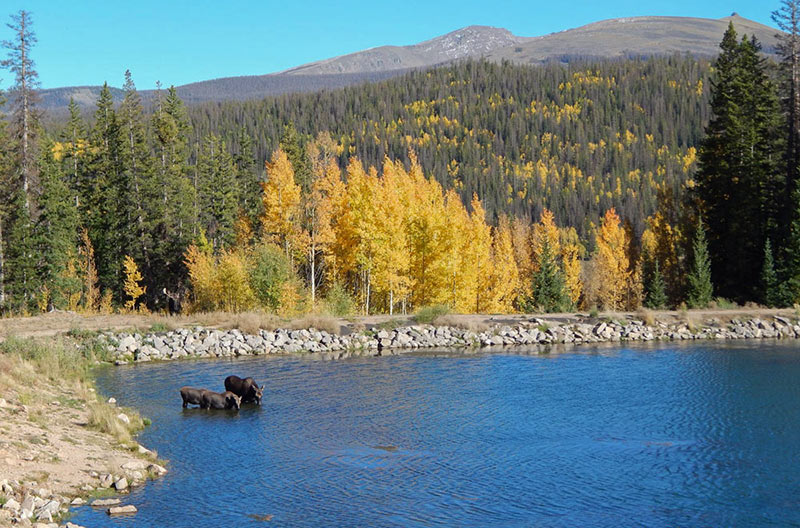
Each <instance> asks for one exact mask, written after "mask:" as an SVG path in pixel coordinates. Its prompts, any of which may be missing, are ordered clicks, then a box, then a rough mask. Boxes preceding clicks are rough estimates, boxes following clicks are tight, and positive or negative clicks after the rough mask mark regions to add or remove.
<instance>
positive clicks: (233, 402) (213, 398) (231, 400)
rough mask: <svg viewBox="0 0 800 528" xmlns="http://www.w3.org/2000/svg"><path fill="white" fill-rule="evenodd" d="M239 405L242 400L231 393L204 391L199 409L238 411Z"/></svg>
mask: <svg viewBox="0 0 800 528" xmlns="http://www.w3.org/2000/svg"><path fill="white" fill-rule="evenodd" d="M241 403H242V399H241V398H240V397H239V396H237V395H236V394H234V393H232V392H231V391H225V392H211V391H204V392H203V403H202V404H201V405H200V407H202V408H203V409H236V410H237V411H238V410H239V406H240V405H241Z"/></svg>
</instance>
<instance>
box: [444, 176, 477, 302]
mask: <svg viewBox="0 0 800 528" xmlns="http://www.w3.org/2000/svg"><path fill="white" fill-rule="evenodd" d="M445 217H446V219H447V233H448V236H447V244H446V245H445V246H444V247H443V248H442V249H443V251H444V252H445V264H446V270H447V277H448V279H447V280H448V285H447V300H446V304H447V305H448V306H450V308H451V309H452V310H454V311H456V312H460V313H469V312H472V311H473V310H474V309H475V297H476V294H477V293H476V292H477V288H478V275H477V269H476V267H475V266H474V265H473V262H471V258H470V254H471V253H470V251H471V247H470V246H471V244H472V221H471V219H470V217H469V213H468V212H467V209H466V208H465V207H464V203H463V202H462V201H461V198H459V196H458V193H456V191H455V190H453V189H450V190H448V191H447V193H446V194H445Z"/></svg>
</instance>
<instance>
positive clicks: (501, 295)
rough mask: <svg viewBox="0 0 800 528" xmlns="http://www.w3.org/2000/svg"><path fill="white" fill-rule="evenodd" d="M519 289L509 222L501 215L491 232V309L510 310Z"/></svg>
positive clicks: (494, 310)
mask: <svg viewBox="0 0 800 528" xmlns="http://www.w3.org/2000/svg"><path fill="white" fill-rule="evenodd" d="M519 291H520V286H519V270H518V269H517V261H516V259H515V258H514V245H513V241H512V234H511V223H510V222H509V220H508V217H507V216H502V217H500V222H499V224H498V226H497V228H496V229H495V230H494V232H493V234H492V288H491V298H492V300H491V311H493V312H499V313H510V312H512V311H513V310H514V303H515V301H516V299H517V294H518V293H519Z"/></svg>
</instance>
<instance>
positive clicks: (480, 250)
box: [469, 194, 494, 313]
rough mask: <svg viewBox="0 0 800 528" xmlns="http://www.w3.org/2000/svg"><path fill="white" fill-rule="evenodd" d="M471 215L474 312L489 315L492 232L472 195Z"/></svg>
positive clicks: (478, 203) (492, 306)
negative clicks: (475, 285)
mask: <svg viewBox="0 0 800 528" xmlns="http://www.w3.org/2000/svg"><path fill="white" fill-rule="evenodd" d="M470 205H471V206H472V213H471V214H470V215H469V217H470V232H471V234H472V243H471V244H470V253H469V255H470V260H471V262H472V263H473V264H472V265H473V266H474V267H475V273H476V275H477V277H478V284H477V289H476V290H477V291H476V295H475V306H474V310H475V312H476V313H489V312H491V311H493V308H494V302H493V301H494V299H493V298H492V285H493V284H492V279H493V275H494V266H493V263H492V230H491V228H490V227H489V226H488V225H487V224H486V211H485V210H484V209H483V204H481V201H480V200H479V199H478V195H477V194H473V195H472V202H471V204H470Z"/></svg>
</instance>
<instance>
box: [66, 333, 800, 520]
mask: <svg viewBox="0 0 800 528" xmlns="http://www.w3.org/2000/svg"><path fill="white" fill-rule="evenodd" d="M541 352H542V350H540V349H538V348H537V349H529V350H528V349H515V350H514V351H513V353H512V352H511V351H502V352H500V353H485V352H481V353H476V354H470V355H463V354H459V353H454V352H453V351H436V352H433V353H425V354H413V355H402V356H391V357H380V358H368V359H366V358H354V359H351V360H346V361H336V362H321V361H310V360H305V359H301V358H296V357H282V358H247V359H242V360H239V361H236V362H235V363H236V364H235V366H234V365H231V363H232V362H231V361H213V360H197V361H186V362H174V363H161V364H155V363H151V364H142V365H135V366H131V367H122V368H108V369H104V370H101V371H99V378H98V386H99V387H100V388H101V390H102V391H103V392H104V393H106V394H108V395H109V396H114V397H116V398H117V400H118V401H119V402H120V403H121V404H123V405H131V406H134V407H136V408H138V409H139V410H140V411H141V412H142V413H143V415H145V416H148V417H149V418H151V419H152V421H153V425H152V426H150V427H149V428H148V429H147V430H145V432H144V433H143V434H142V437H141V441H142V442H143V443H144V445H146V446H148V447H150V448H153V449H156V450H157V451H158V453H159V455H160V456H162V457H164V458H166V459H168V460H169V469H170V472H169V474H168V475H167V476H166V477H165V478H163V479H160V480H158V481H155V482H152V483H149V484H148V485H147V486H145V487H144V488H141V489H138V490H134V491H133V492H132V493H131V495H129V496H127V497H125V499H124V501H125V502H129V503H132V504H135V505H136V506H137V507H138V508H139V513H137V514H136V516H135V517H134V518H133V519H112V518H108V516H107V515H105V513H103V512H102V511H93V510H91V509H90V508H79V509H77V510H75V514H76V515H75V517H74V518H73V522H75V523H77V524H80V525H84V526H87V527H89V528H92V527H116V526H159V527H165V528H169V527H183V526H198V527H206V526H207V527H217V526H237V527H249V526H264V524H265V523H266V522H269V526H376V527H382V526H481V527H494V526H496V527H513V526H531V525H534V526H564V527H567V526H600V527H605V526H608V527H612V526H613V527H616V526H632V525H641V526H649V527H656V528H660V527H668V526H800V499H798V497H800V484H797V478H796V477H797V474H798V472H799V471H800V465H799V464H798V462H797V460H796V455H795V453H797V452H798V451H800V384H798V383H797V380H798V379H800V353H798V352H800V348H798V345H797V344H796V343H794V342H788V343H787V342H784V343H767V342H759V343H744V344H743V343H725V344H718V343H704V344H696V343H691V344H686V345H665V344H651V345H648V346H641V347H639V346H628V345H625V346H619V345H618V346H608V345H603V346H596V347H583V348H569V347H551V348H549V349H547V352H548V353H547V354H546V355H538V354H540V353H541ZM231 371H236V372H238V373H247V374H248V375H252V376H253V377H254V378H255V379H256V380H257V381H258V382H260V383H265V384H266V390H265V393H264V398H263V400H262V405H261V406H257V405H254V404H243V405H242V408H241V409H240V410H239V411H238V412H237V411H226V410H205V409H198V408H189V409H182V408H181V404H180V397H179V396H178V389H179V388H180V387H181V386H182V385H192V386H198V387H217V386H219V385H220V384H221V383H222V380H224V378H225V377H226V376H227V375H228V374H230V373H231Z"/></svg>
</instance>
